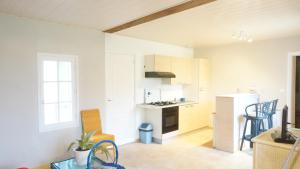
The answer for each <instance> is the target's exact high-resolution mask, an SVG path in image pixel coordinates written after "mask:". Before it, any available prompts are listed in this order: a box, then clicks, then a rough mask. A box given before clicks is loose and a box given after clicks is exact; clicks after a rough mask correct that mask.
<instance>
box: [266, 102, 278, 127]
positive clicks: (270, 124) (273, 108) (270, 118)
mask: <svg viewBox="0 0 300 169" xmlns="http://www.w3.org/2000/svg"><path fill="white" fill-rule="evenodd" d="M271 102H272V106H271V111H270V113H269V114H268V129H271V128H273V115H274V114H276V109H277V103H278V99H276V100H272V101H271Z"/></svg>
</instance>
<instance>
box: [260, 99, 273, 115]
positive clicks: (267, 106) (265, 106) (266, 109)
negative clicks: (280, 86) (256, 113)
mask: <svg viewBox="0 0 300 169" xmlns="http://www.w3.org/2000/svg"><path fill="white" fill-rule="evenodd" d="M272 103H273V101H269V102H263V103H262V105H261V106H262V107H261V113H262V115H263V116H268V115H270V114H272Z"/></svg>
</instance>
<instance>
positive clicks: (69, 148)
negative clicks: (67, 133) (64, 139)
mask: <svg viewBox="0 0 300 169" xmlns="http://www.w3.org/2000/svg"><path fill="white" fill-rule="evenodd" d="M75 144H76V143H75V142H72V143H71V144H70V145H69V147H68V151H70V150H71V148H72V147H73V146H74V145H75Z"/></svg>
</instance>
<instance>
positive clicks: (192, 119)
mask: <svg viewBox="0 0 300 169" xmlns="http://www.w3.org/2000/svg"><path fill="white" fill-rule="evenodd" d="M199 121H200V116H199V113H198V111H197V105H196V104H191V105H185V106H180V107H179V133H180V134H183V133H187V132H190V131H193V130H196V129H198V128H200V127H199V124H200V123H199Z"/></svg>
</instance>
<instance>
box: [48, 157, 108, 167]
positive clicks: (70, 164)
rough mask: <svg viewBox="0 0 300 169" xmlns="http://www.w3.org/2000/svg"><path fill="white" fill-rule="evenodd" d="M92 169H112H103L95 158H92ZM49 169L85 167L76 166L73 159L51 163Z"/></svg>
mask: <svg viewBox="0 0 300 169" xmlns="http://www.w3.org/2000/svg"><path fill="white" fill-rule="evenodd" d="M92 163H93V169H112V167H104V166H102V165H101V163H100V161H98V160H97V158H93V160H92ZM50 166H51V169H86V165H84V166H79V165H77V163H76V161H75V159H74V158H70V159H67V160H63V161H58V162H53V163H51V165H50Z"/></svg>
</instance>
